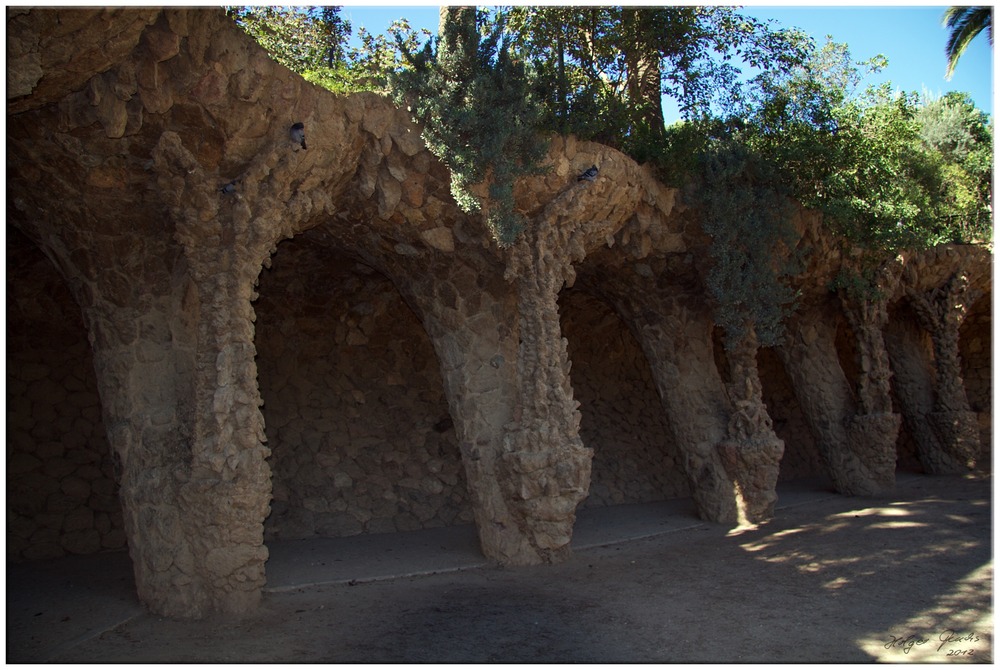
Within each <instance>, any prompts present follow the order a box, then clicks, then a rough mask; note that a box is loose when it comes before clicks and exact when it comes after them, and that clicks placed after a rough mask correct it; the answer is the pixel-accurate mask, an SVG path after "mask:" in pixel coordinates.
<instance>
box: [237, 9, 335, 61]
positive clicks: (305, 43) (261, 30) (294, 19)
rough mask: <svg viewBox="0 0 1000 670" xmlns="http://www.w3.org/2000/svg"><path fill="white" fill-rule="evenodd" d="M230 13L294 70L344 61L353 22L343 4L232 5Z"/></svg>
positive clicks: (261, 43) (238, 23)
mask: <svg viewBox="0 0 1000 670" xmlns="http://www.w3.org/2000/svg"><path fill="white" fill-rule="evenodd" d="M226 13H227V14H228V16H229V17H230V18H231V19H233V20H234V21H235V22H236V23H237V25H239V26H240V27H241V28H243V30H245V31H246V32H247V33H248V34H249V35H250V36H251V37H253V38H254V39H255V40H257V42H258V43H259V44H260V45H261V46H262V47H264V49H266V50H267V52H268V53H269V54H270V55H271V57H272V58H274V59H275V60H276V61H278V62H279V63H281V64H282V65H284V66H285V67H287V68H288V69H290V70H293V71H295V72H299V73H303V72H309V71H316V70H319V69H322V68H328V69H335V68H336V66H337V64H339V63H343V61H344V57H345V54H344V44H345V43H346V42H347V38H348V37H349V36H350V34H351V24H350V22H348V21H345V20H344V19H342V18H340V16H339V13H340V7H282V6H252V7H246V6H230V7H226Z"/></svg>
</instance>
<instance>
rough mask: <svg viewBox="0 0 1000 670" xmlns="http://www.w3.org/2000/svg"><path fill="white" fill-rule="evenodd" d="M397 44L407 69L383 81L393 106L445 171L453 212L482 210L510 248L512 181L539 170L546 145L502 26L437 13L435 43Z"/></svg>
mask: <svg viewBox="0 0 1000 670" xmlns="http://www.w3.org/2000/svg"><path fill="white" fill-rule="evenodd" d="M481 31H483V34H481ZM397 44H398V46H399V48H400V49H401V50H402V52H403V54H404V56H405V58H406V60H407V62H408V64H409V68H408V69H404V70H400V71H397V72H394V73H392V74H391V75H390V77H389V83H390V87H391V89H392V90H393V95H394V98H395V100H396V102H397V104H400V105H405V106H406V107H407V108H408V109H409V110H410V111H411V112H412V114H413V116H414V118H415V119H416V120H417V121H419V122H420V123H422V124H423V125H424V131H423V137H424V141H425V142H426V144H427V148H428V149H429V150H430V151H431V152H432V153H434V155H436V156H437V157H438V158H440V159H441V160H442V161H443V162H444V163H445V164H446V165H447V166H448V168H449V170H450V171H451V191H452V195H453V196H454V197H455V200H456V202H457V203H458V204H459V206H460V207H462V209H463V210H465V211H466V212H469V213H472V212H477V211H482V212H483V215H484V218H485V220H486V223H487V226H488V228H489V230H490V232H491V234H492V235H493V237H494V239H496V241H497V242H498V243H499V244H500V245H502V246H506V245H509V244H512V243H513V241H514V240H515V239H516V237H517V236H518V234H519V233H520V232H521V230H522V229H523V223H522V222H521V220H520V217H519V215H518V214H517V212H516V211H515V208H514V181H515V179H517V177H519V176H521V175H526V174H534V173H538V172H539V171H540V167H539V165H540V163H541V160H542V158H543V157H544V155H545V151H546V142H544V141H542V140H541V138H540V137H539V135H538V119H539V116H540V111H541V109H540V106H539V105H538V103H537V101H536V100H535V98H534V95H533V92H532V90H531V87H530V83H529V80H528V77H527V75H526V73H525V69H524V65H523V64H522V63H521V62H520V61H518V60H516V59H514V58H513V57H512V56H511V53H510V38H509V36H505V35H504V25H503V23H502V22H494V23H493V24H492V25H491V24H490V21H489V17H488V15H487V14H486V13H485V12H477V11H476V10H475V9H474V8H469V7H443V8H442V10H441V24H440V29H439V35H438V38H437V40H436V41H435V42H434V43H431V42H428V43H427V44H426V45H425V46H424V49H423V50H422V51H420V52H419V53H412V52H410V51H409V50H408V49H407V48H406V47H405V45H404V44H402V43H401V42H397ZM435 46H436V49H435ZM483 187H485V192H484V189H483Z"/></svg>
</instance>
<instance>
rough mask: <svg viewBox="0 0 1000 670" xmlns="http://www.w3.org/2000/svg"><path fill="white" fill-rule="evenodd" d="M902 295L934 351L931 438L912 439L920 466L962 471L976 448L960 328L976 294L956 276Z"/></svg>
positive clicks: (974, 418) (946, 471)
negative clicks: (930, 287)
mask: <svg viewBox="0 0 1000 670" xmlns="http://www.w3.org/2000/svg"><path fill="white" fill-rule="evenodd" d="M908 271H909V272H913V271H914V270H912V269H910V268H908ZM909 283H911V284H913V283H915V281H913V280H912V279H911V280H910V282H909ZM906 295H907V297H908V298H909V300H910V304H911V305H912V306H913V309H914V311H915V312H916V314H917V318H918V319H919V320H920V325H921V326H922V327H923V328H924V329H925V330H927V332H929V333H930V335H931V342H932V344H933V348H934V362H933V364H934V373H935V375H934V405H933V409H932V411H929V412H926V413H925V415H924V416H925V417H926V419H925V420H926V425H927V427H929V429H930V433H931V436H932V438H933V439H918V440H917V446H918V450H919V452H918V455H919V457H920V461H921V463H923V465H924V467H925V468H927V470H928V471H929V472H931V473H933V474H960V473H963V472H967V471H968V470H969V469H970V468H972V467H974V464H975V458H976V456H978V454H979V451H980V448H981V446H980V443H979V422H978V417H977V416H976V413H975V412H973V411H971V409H970V407H969V400H968V397H967V396H966V394H965V385H964V383H963V381H962V365H961V361H960V359H959V347H958V343H959V329H960V328H961V325H962V322H963V320H964V319H965V315H966V313H967V310H968V307H969V305H971V304H972V303H973V302H974V301H975V299H976V298H977V297H978V293H977V292H976V291H974V290H973V289H971V288H970V286H969V280H968V278H967V277H966V276H965V274H964V273H962V272H961V271H960V272H956V273H955V274H953V275H952V276H951V278H950V279H949V280H948V281H947V282H946V283H944V284H943V285H942V286H939V287H937V288H934V289H931V290H928V291H923V292H921V291H917V290H915V289H913V288H912V287H907V288H906Z"/></svg>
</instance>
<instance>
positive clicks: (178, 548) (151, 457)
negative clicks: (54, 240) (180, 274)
mask: <svg viewBox="0 0 1000 670" xmlns="http://www.w3.org/2000/svg"><path fill="white" fill-rule="evenodd" d="M114 292H115V291H114V288H113V287H112V286H110V285H108V284H107V283H106V282H104V281H102V280H101V277H100V276H99V277H98V282H96V283H95V285H94V292H93V296H92V298H91V299H85V300H84V316H85V321H86V322H87V324H88V330H89V332H90V340H91V343H92V346H93V350H94V367H95V371H96V374H97V380H98V388H99V391H100V395H101V405H102V408H103V412H104V423H105V425H106V426H107V430H108V441H109V444H110V446H111V449H112V451H113V453H114V457H115V459H116V460H117V462H118V463H119V484H120V488H119V496H120V500H121V505H122V512H123V517H124V521H125V533H126V537H127V538H128V547H129V553H130V555H131V558H132V568H133V573H134V575H135V585H136V591H137V594H138V596H139V599H140V601H142V602H143V603H144V604H145V605H146V606H147V607H149V608H150V609H151V610H152V611H153V612H155V613H157V614H162V615H165V616H174V617H186V616H192V615H194V616H199V615H201V614H203V613H205V612H207V611H208V610H209V609H211V604H210V602H209V599H208V593H209V591H208V590H207V589H206V584H205V581H204V576H203V575H202V574H201V573H200V571H199V570H198V569H197V567H196V562H197V561H196V552H197V549H196V548H194V547H193V546H192V542H191V540H192V536H191V534H190V532H189V526H188V518H187V514H186V512H185V510H184V509H183V506H182V505H181V504H180V489H181V488H182V486H183V483H184V481H185V480H186V479H187V476H188V475H187V466H186V463H185V456H186V454H187V452H188V450H189V448H190V440H191V432H190V424H189V419H190V412H191V392H190V391H191V389H190V387H189V384H190V379H191V377H190V375H191V370H192V367H193V365H192V364H191V363H192V361H191V357H190V349H188V348H187V347H186V346H185V345H186V344H188V342H186V341H185V340H186V335H187V334H188V333H185V330H184V324H183V320H182V319H180V318H178V316H179V315H178V314H177V312H176V308H177V307H178V305H177V302H176V301H173V300H163V299H162V298H161V299H159V300H155V301H153V300H151V296H149V295H146V296H144V298H145V300H144V302H146V303H147V305H148V306H147V307H145V308H141V307H139V308H137V306H134V305H132V306H125V305H122V304H116V303H117V299H116V296H115V295H114ZM88 293H89V291H88ZM137 293H138V292H137ZM150 303H152V304H150Z"/></svg>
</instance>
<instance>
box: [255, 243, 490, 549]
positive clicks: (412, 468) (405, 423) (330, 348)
mask: <svg viewBox="0 0 1000 670" xmlns="http://www.w3.org/2000/svg"><path fill="white" fill-rule="evenodd" d="M316 237H317V236H314V235H311V233H310V232H306V233H303V234H300V235H298V236H296V237H294V238H292V239H290V240H286V241H284V242H282V243H281V244H279V245H278V246H277V251H276V252H275V254H274V255H273V256H272V263H271V267H270V269H266V270H263V271H262V272H261V276H260V279H259V283H258V295H259V297H258V298H257V300H256V302H255V303H254V309H255V312H256V314H257V320H256V349H257V368H258V386H259V389H260V393H261V397H262V398H263V400H264V405H263V407H262V408H261V410H262V413H263V415H264V419H265V431H266V434H267V438H268V446H269V448H270V450H271V456H270V458H269V461H270V465H271V470H272V495H273V500H272V503H271V514H270V516H269V517H268V519H267V520H266V521H265V524H264V537H265V541H277V540H284V539H302V538H308V537H345V536H352V535H358V534H363V533H385V532H397V531H409V530H418V529H424V528H432V527H441V526H450V525H457V524H467V523H471V522H472V520H473V514H472V509H471V504H470V499H469V493H468V487H467V484H466V478H465V471H464V468H463V465H462V460H461V454H460V451H459V447H458V443H457V439H456V437H455V429H454V426H453V422H452V419H451V416H450V414H449V409H448V403H447V399H446V397H445V392H444V387H443V383H442V381H441V376H440V368H439V365H438V360H437V357H436V355H435V352H434V348H433V346H432V344H431V341H430V339H429V337H428V335H427V333H426V332H425V330H424V327H423V325H422V324H421V322H420V320H419V319H418V318H417V316H416V315H415V314H414V313H413V311H412V310H411V309H410V307H409V306H408V305H407V304H406V302H405V301H404V299H403V297H402V296H401V295H400V293H399V292H398V290H397V289H396V287H395V285H394V284H393V283H392V282H391V281H390V279H389V278H388V277H386V276H385V275H384V274H382V273H381V272H379V271H378V270H376V269H374V268H373V267H371V266H370V265H367V264H365V263H364V262H362V261H360V260H359V259H358V258H356V257H355V256H353V255H351V254H349V253H347V252H344V251H341V250H336V249H331V248H330V247H329V246H327V244H326V243H323V242H318V241H317V240H316V239H314V238H316Z"/></svg>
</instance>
